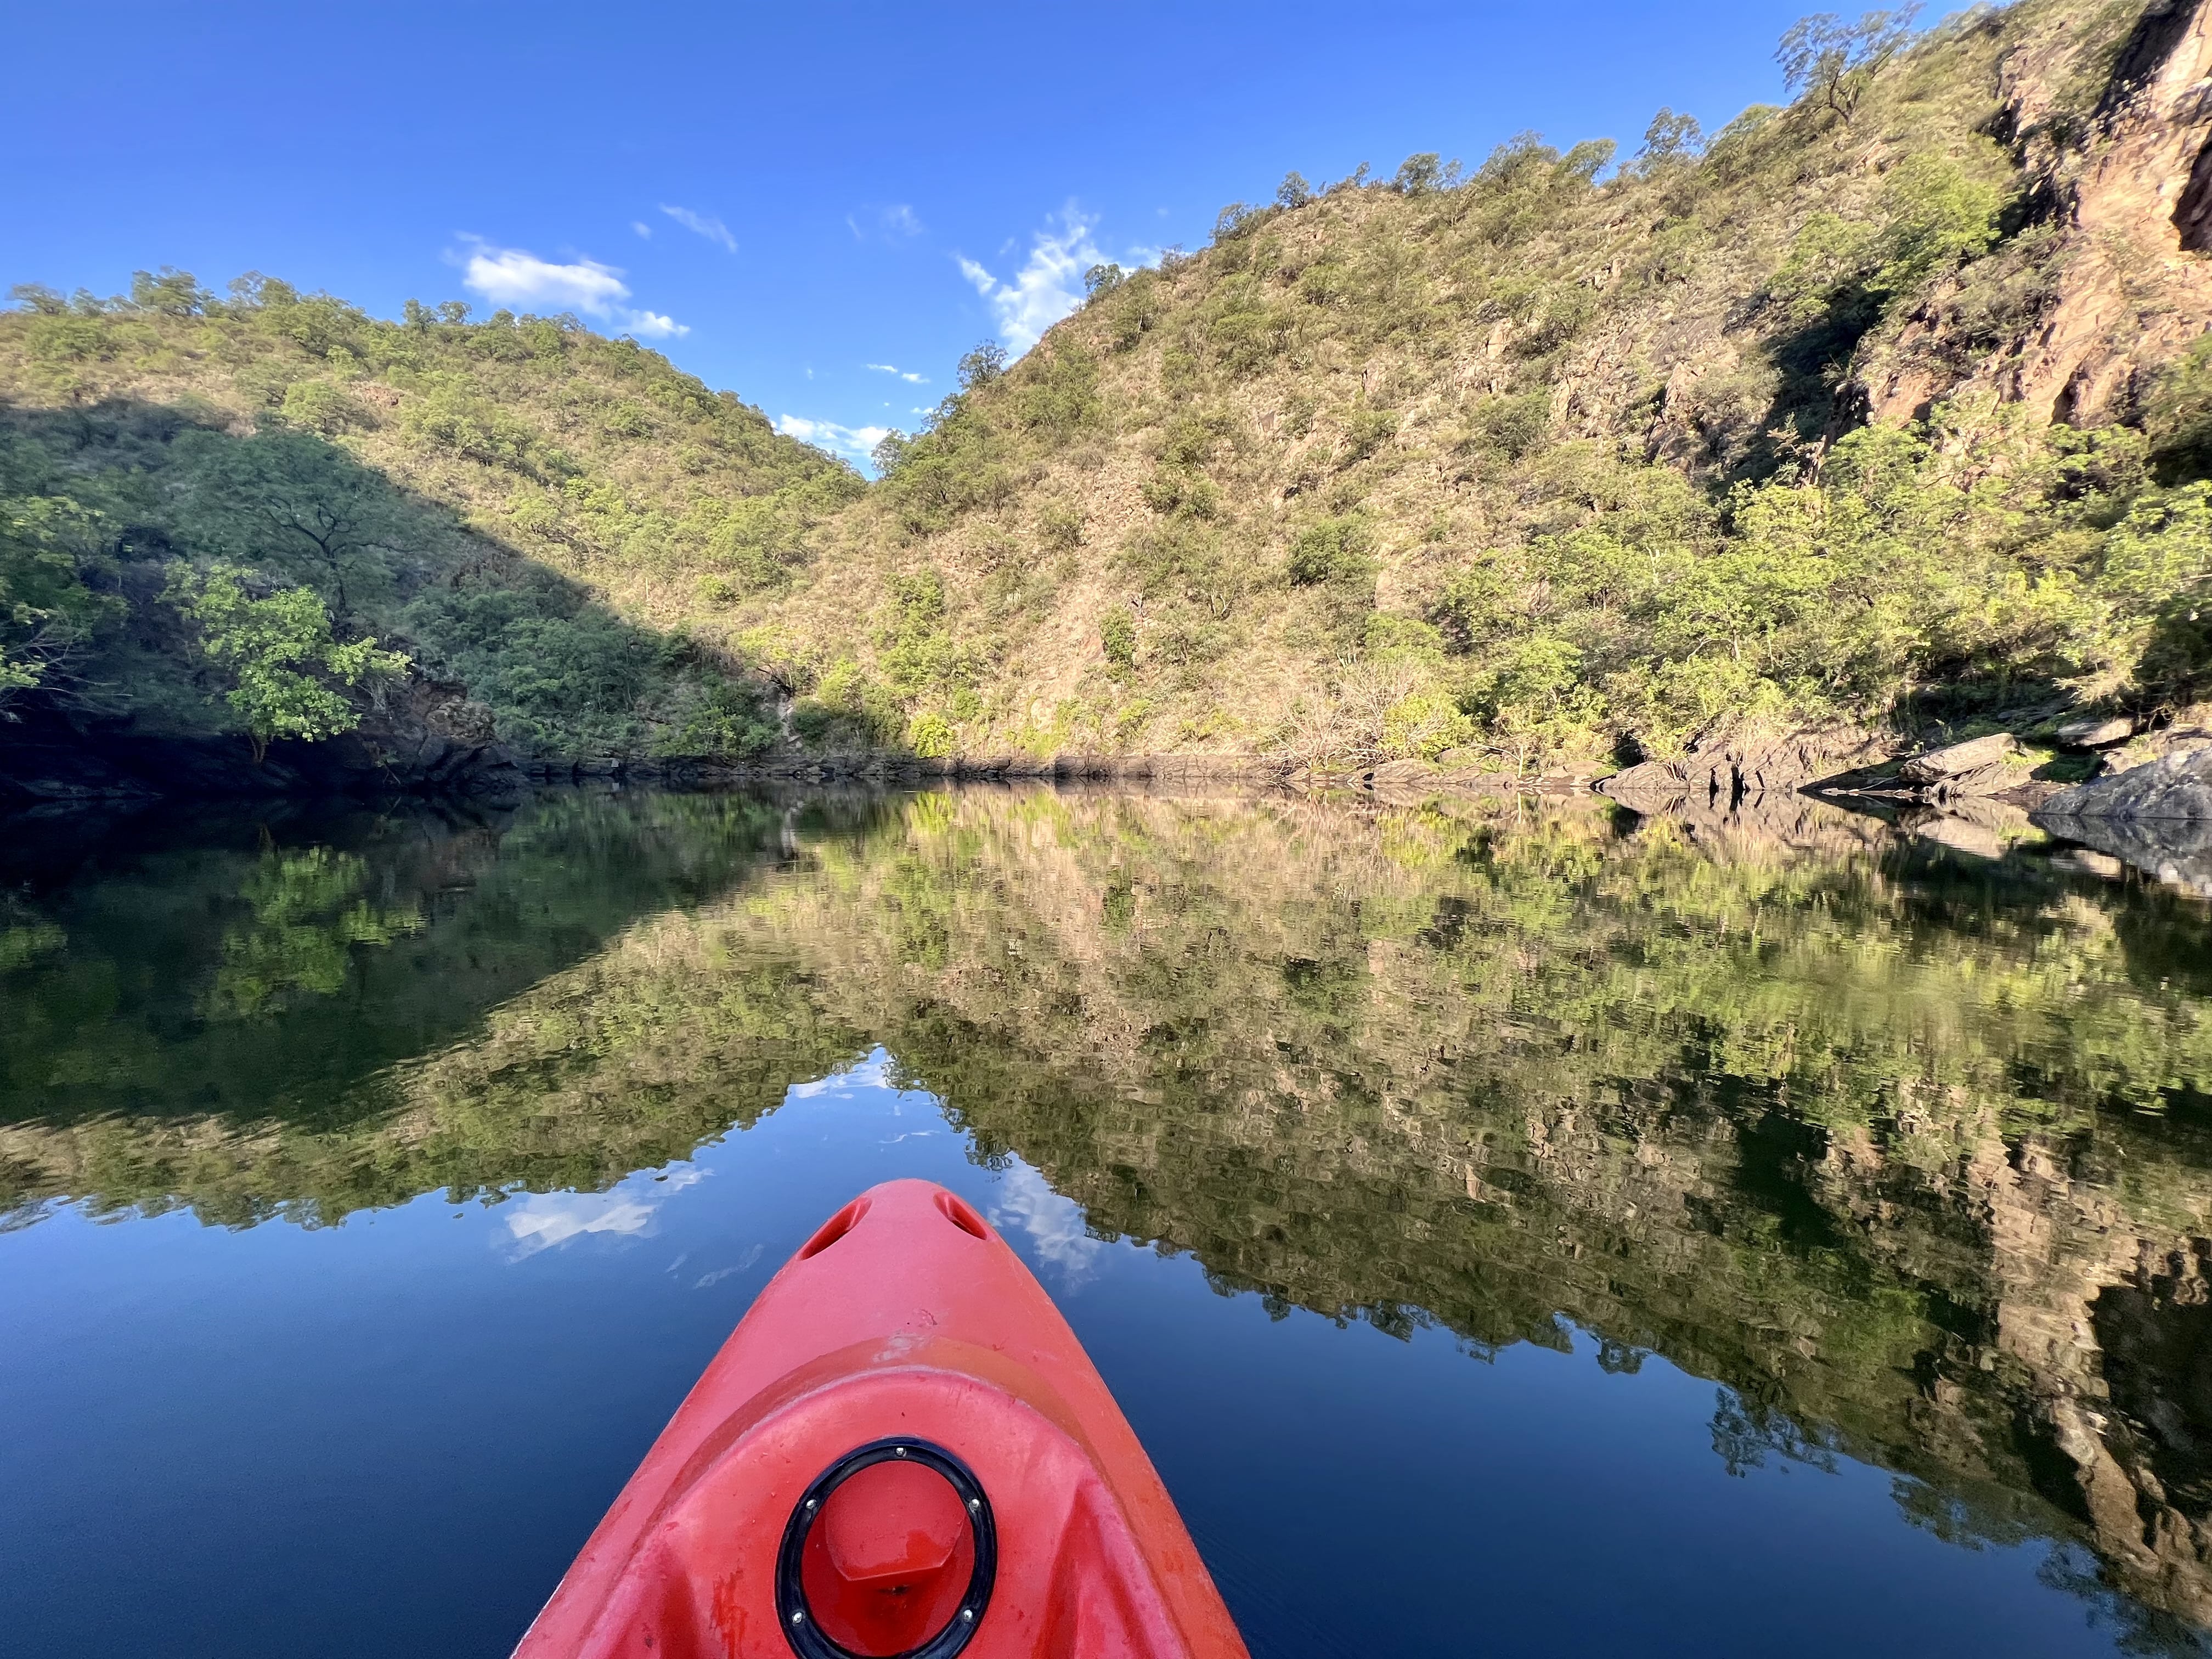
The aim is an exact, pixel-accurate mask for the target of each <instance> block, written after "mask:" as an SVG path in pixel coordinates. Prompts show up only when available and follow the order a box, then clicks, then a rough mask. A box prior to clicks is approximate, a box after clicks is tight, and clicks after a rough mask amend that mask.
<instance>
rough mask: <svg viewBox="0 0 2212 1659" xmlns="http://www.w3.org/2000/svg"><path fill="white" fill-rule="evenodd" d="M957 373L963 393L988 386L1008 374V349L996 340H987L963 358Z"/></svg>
mask: <svg viewBox="0 0 2212 1659" xmlns="http://www.w3.org/2000/svg"><path fill="white" fill-rule="evenodd" d="M955 372H956V373H957V374H958V375H959V377H960V389H961V390H962V391H963V392H973V391H975V389H976V388H977V387H978V386H988V385H990V384H991V382H992V381H994V380H997V379H998V378H999V377H1000V375H1002V374H1005V373H1006V347H1004V346H1002V345H1000V343H998V342H997V341H995V340H986V341H984V342H983V343H981V345H979V346H977V347H976V348H975V349H974V350H972V351H970V352H969V353H968V354H967V355H966V356H963V357H962V358H961V360H960V362H959V363H958V365H957V368H956V370H955Z"/></svg>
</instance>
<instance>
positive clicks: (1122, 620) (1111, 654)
mask: <svg viewBox="0 0 2212 1659" xmlns="http://www.w3.org/2000/svg"><path fill="white" fill-rule="evenodd" d="M1098 643H1099V646H1100V647H1101V648H1102V649H1103V650H1104V652H1105V653H1106V660H1107V661H1108V662H1109V663H1111V664H1112V665H1114V666H1115V667H1116V668H1134V667H1135V666H1136V665H1137V619H1136V618H1135V617H1132V616H1131V615H1130V614H1129V613H1128V612H1127V611H1121V610H1115V611H1108V612H1107V613H1106V620H1105V621H1104V622H1103V623H1100V624H1099V626H1098Z"/></svg>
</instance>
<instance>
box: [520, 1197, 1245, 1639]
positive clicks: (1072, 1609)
mask: <svg viewBox="0 0 2212 1659" xmlns="http://www.w3.org/2000/svg"><path fill="white" fill-rule="evenodd" d="M863 1453H864V1454H865V1455H857V1454H863ZM894 1462H896V1463H902V1464H905V1465H908V1466H911V1467H907V1468H901V1469H899V1470H897V1471H896V1472H894V1473H883V1472H880V1471H878V1470H877V1469H875V1468H874V1467H873V1466H876V1465H881V1464H885V1463H894ZM925 1462H927V1463H929V1464H930V1466H931V1467H933V1468H942V1469H944V1470H945V1471H946V1472H947V1474H946V1480H948V1481H949V1482H951V1484H946V1485H943V1486H942V1490H939V1485H940V1483H939V1480H938V1479H937V1477H935V1476H933V1475H930V1474H927V1473H926V1472H925V1470H924V1469H923V1468H921V1467H919V1466H920V1465H921V1464H923V1463H925ZM848 1465H854V1466H859V1465H866V1466H868V1468H866V1469H865V1470H863V1471H862V1472H860V1473H854V1474H846V1473H845V1472H844V1471H845V1470H846V1468H848ZM963 1478H964V1479H965V1480H967V1481H969V1482H970V1483H972V1484H965V1485H963V1484H960V1483H961V1482H962V1480H963ZM825 1481H826V1482H827V1484H823V1483H825ZM845 1481H849V1482H850V1490H849V1491H848V1492H844V1493H843V1494H842V1496H839V1495H837V1488H838V1486H840V1485H841V1484H842V1483H843V1482H845ZM900 1482H904V1485H903V1486H899V1484H898V1483H900ZM871 1483H873V1484H871ZM895 1487H896V1490H894V1488H895ZM955 1493H957V1494H962V1495H964V1496H954V1495H952V1494H955ZM868 1494H874V1496H873V1497H870V1496H868ZM963 1502H964V1503H965V1506H966V1513H965V1514H964V1515H963V1510H962V1504H963ZM901 1503H906V1504H909V1506H911V1505H913V1504H921V1505H922V1506H924V1508H927V1505H929V1504H937V1505H938V1508H939V1510H940V1511H943V1512H944V1515H945V1516H949V1517H950V1518H949V1519H945V1518H943V1517H942V1516H940V1518H939V1519H937V1520H932V1519H930V1518H929V1517H928V1516H926V1515H924V1514H923V1512H922V1510H920V1509H915V1510H912V1514H911V1516H909V1514H908V1510H898V1509H896V1506H897V1505H898V1504H901ZM817 1505H822V1506H823V1510H822V1518H820V1519H819V1521H818V1523H817V1517H816V1515H815V1510H816V1507H817ZM886 1505H890V1508H889V1509H887V1508H886V1507H885V1506H886ZM948 1505H949V1509H948V1508H947V1506H948ZM871 1506H872V1507H871ZM894 1510H896V1514H894V1513H893V1511H894ZM915 1517H919V1518H915ZM909 1521H910V1522H911V1524H909ZM956 1523H958V1524H956ZM817 1534H820V1535H819V1536H817ZM979 1552H980V1553H981V1558H982V1559H984V1560H985V1562H986V1564H987V1568H988V1571H987V1573H984V1574H978V1573H977V1572H976V1571H975V1561H976V1559H978V1554H979ZM810 1596H811V1599H810ZM810 1626H811V1628H810ZM825 1643H826V1645H825ZM848 1643H849V1644H854V1645H850V1646H848V1645H845V1644H848ZM956 1652H957V1653H962V1654H964V1655H966V1656H969V1659H1019V1656H1030V1655H1043V1654H1051V1655H1055V1656H1070V1659H1079V1656H1083V1659H1087V1656H1092V1655H1097V1656H1102V1659H1103V1656H1107V1655H1114V1656H1130V1659H1155V1656H1157V1659H1169V1656H1188V1659H1245V1649H1244V1645H1243V1641H1242V1640H1241V1638H1239V1637H1238V1636H1237V1630H1236V1626H1235V1625H1234V1624H1233V1623H1232V1622H1231V1619H1230V1617H1229V1613H1228V1611H1227V1609H1226V1608H1225V1607H1224V1606H1223V1604H1222V1602H1221V1599H1220V1596H1219V1595H1218V1593H1217V1592H1216V1591H1215V1589H1214V1587H1213V1583H1212V1579H1211V1577H1209V1576H1208V1575H1207V1573H1206V1568H1205V1565H1204V1564H1203V1563H1202V1562H1201V1561H1200V1559H1199V1556H1198V1552H1197V1549H1196V1547H1194V1545H1193V1544H1192V1542H1191V1541H1190V1537H1189V1534H1188V1532H1187V1531H1186V1530H1185V1528H1184V1527H1183V1524H1182V1518H1181V1516H1179V1515H1177V1513H1176V1509H1175V1506H1174V1504H1173V1503H1172V1501H1171V1500H1170V1498H1169V1497H1168V1494H1167V1491H1166V1489H1165V1487H1164V1486H1162V1485H1161V1483H1160V1480H1159V1476H1158V1474H1157V1473H1156V1472H1155V1471H1154V1470H1153V1468H1152V1463H1151V1461H1150V1460H1149V1459H1148V1458H1147V1457H1146V1455H1145V1452H1144V1449H1143V1447H1142V1446H1141V1445H1139V1443H1138V1441H1137V1438H1136V1436H1135V1433H1134V1432H1133V1431H1132V1430H1131V1429H1130V1427H1129V1425H1128V1423H1127V1420H1126V1419H1124V1418H1123V1417H1122V1416H1121V1412H1120V1410H1119V1408H1118V1407H1116V1406H1115V1404H1114V1401H1113V1397H1112V1395H1110V1394H1109V1392H1108V1390H1107V1388H1106V1385H1105V1383H1104V1382H1103V1379H1101V1378H1100V1376H1098V1373H1097V1370H1096V1369H1095V1368H1094V1367H1093V1366H1092V1365H1091V1361H1090V1359H1089V1357H1088V1356H1087V1355H1085V1353H1084V1352H1083V1349H1082V1347H1081V1346H1080V1344H1079V1343H1078V1342H1077V1340H1076V1338H1075V1334H1074V1333H1073V1331H1071V1330H1070V1329H1069V1328H1068V1327H1067V1323H1066V1321H1065V1320H1064V1319H1062V1318H1061V1317H1060V1312H1059V1310H1057V1309H1056V1308H1054V1306H1053V1304H1052V1301H1051V1298H1050V1297H1048V1296H1047V1295H1046V1294H1045V1292H1044V1290H1043V1288H1042V1286H1041V1285H1038V1284H1037V1282H1036V1279H1035V1278H1034V1277H1033V1276H1032V1275H1031V1274H1030V1272H1029V1270H1028V1269H1027V1268H1026V1267H1024V1266H1023V1264H1022V1262H1021V1261H1020V1259H1019V1258H1018V1257H1017V1256H1016V1255H1015V1254H1014V1252H1013V1251H1012V1249H1010V1248H1009V1247H1008V1246H1007V1245H1006V1242H1005V1241H1004V1240H1003V1239H1001V1238H1000V1237H998V1235H997V1234H996V1233H995V1232H994V1231H992V1229H991V1228H990V1227H989V1226H988V1225H987V1223H985V1222H984V1221H983V1220H982V1219H981V1218H980V1217H979V1216H977V1215H976V1214H975V1212H974V1211H973V1210H972V1209H971V1208H969V1206H967V1205H966V1204H964V1203H963V1202H962V1201H961V1200H959V1199H958V1198H957V1197H956V1196H954V1195H953V1194H951V1193H948V1192H945V1191H944V1190H943V1189H942V1188H937V1187H934V1186H933V1185H931V1184H930V1183H928V1182H921V1181H898V1182H887V1183H885V1184H884V1185H883V1186H880V1187H877V1188H872V1190H870V1191H869V1192H867V1193H866V1194H862V1195H861V1196H860V1198H858V1199H856V1200H854V1202H853V1203H851V1204H849V1205H848V1206H845V1208H844V1209H842V1210H841V1211H839V1212H838V1213H837V1214H836V1216H835V1217H833V1218H831V1219H830V1221H829V1223H827V1224H826V1225H824V1226H823V1229H822V1230H821V1231H819V1232H817V1234H816V1235H815V1236H814V1237H813V1238H812V1239H811V1240H809V1241H808V1243H807V1244H806V1245H805V1247H803V1248H802V1249H800V1251H799V1254H798V1255H796V1256H794V1257H793V1260H792V1261H790V1262H789V1263H788V1264H787V1266H786V1267H784V1268H783V1269H782V1271H781V1272H780V1273H778V1274H777V1275H776V1277H775V1279H773V1280H771V1281H770V1282H769V1285H768V1287H767V1288H766V1289H765V1290H763V1291H762V1292H761V1295H760V1297H759V1298H758V1299H757V1301H756V1302H755V1304H753V1307H752V1309H751V1310H750V1312H749V1313H747V1315H746V1316H745V1318H744V1322H742V1323H741V1324H740V1325H739V1326H738V1328H737V1330H736V1332H735V1333H734V1334H732V1336H731V1338H730V1340H729V1341H728V1342H727V1344H726V1345H725V1346H724V1347H723V1349H722V1351H721V1352H720V1354H719V1355H717V1356H716V1358H715V1359H714V1363H713V1364H710V1365H709V1366H708V1369H707V1370H706V1372H705V1373H704V1375H702V1376H701V1378H700V1380H699V1382H698V1383H697V1385H696V1387H695V1388H694V1389H692V1391H691V1394H690V1397H689V1398H687V1399H686V1400H685V1401H684V1404H683V1406H682V1407H680V1408H679V1409H678V1412H677V1413H676V1415H675V1417H674V1418H673V1419H671V1421H670V1423H669V1425H668V1426H667V1428H666V1429H665V1431H663V1432H662V1434H661V1436H660V1437H659V1440H658V1441H656V1442H655V1443H654V1444H653V1449H652V1450H651V1451H650V1452H648V1453H647V1455H646V1459H645V1461H644V1462H643V1463H641V1465H640V1466H639V1468H638V1471H637V1474H635V1476H634V1477H633V1478H632V1480H630V1482H629V1485H628V1486H626V1487H625V1488H624V1489H623V1492H622V1494H621V1495H620V1496H619V1497H618V1498H617V1499H616V1501H615V1504H614V1505H613V1507H612V1508H611V1509H610V1510H609V1511H608V1512H607V1515H606V1517H605V1519H604V1520H603V1521H602V1522H600V1524H599V1528H598V1529H597V1530H596V1531H594V1532H593V1534H592V1537H591V1539H590V1541H588V1542H587V1543H586V1545H585V1547H584V1549H583V1551H582V1553H580V1554H579V1556H578V1557H577V1559H576V1561H575V1564H574V1566H572V1567H571V1568H570V1570H569V1571H568V1575H567V1576H566V1577H564V1578H563V1579H562V1583H561V1585H560V1587H559V1589H556V1591H555V1593H554V1595H553V1597H552V1599H551V1600H550V1601H549V1602H548V1603H547V1604H546V1607H545V1608H544V1612H543V1613H540V1614H539V1615H538V1620H537V1621H536V1622H535V1623H534V1624H533V1625H532V1626H531V1628H530V1631H529V1632H528V1633H527V1634H526V1636H525V1637H524V1638H523V1639H522V1643H521V1644H520V1647H518V1648H517V1650H516V1654H517V1659H556V1656H557V1659H570V1656H577V1659H581V1656H591V1659H614V1656H632V1659H694V1656H696V1659H710V1656H714V1659H783V1656H789V1655H792V1654H793V1653H797V1654H799V1655H801V1656H802V1659H817V1656H824V1655H829V1656H834V1655H838V1654H843V1653H862V1654H883V1655H889V1654H894V1653H917V1654H927V1656H929V1659H940V1655H944V1656H949V1655H950V1654H952V1653H956Z"/></svg>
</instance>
